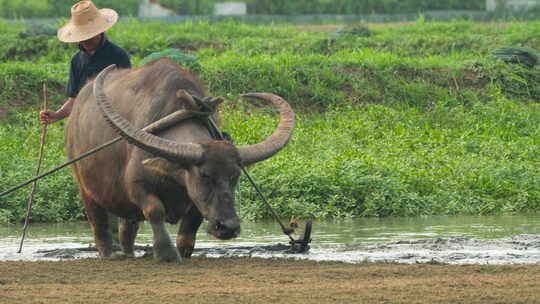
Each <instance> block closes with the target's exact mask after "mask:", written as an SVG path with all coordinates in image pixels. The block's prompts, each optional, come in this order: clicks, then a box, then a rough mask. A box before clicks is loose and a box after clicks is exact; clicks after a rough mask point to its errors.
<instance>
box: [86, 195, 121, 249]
mask: <svg viewBox="0 0 540 304" xmlns="http://www.w3.org/2000/svg"><path fill="white" fill-rule="evenodd" d="M81 194H82V195H81V196H82V200H83V202H84V207H85V210H86V216H87V217H88V222H90V225H91V226H92V231H93V232H94V241H95V242H96V248H97V250H98V252H99V256H100V257H102V258H110V257H111V254H112V252H113V249H112V236H111V232H110V230H109V219H108V213H107V211H106V210H105V209H104V208H102V207H100V206H99V205H98V204H96V202H95V201H94V200H93V199H92V198H90V197H89V196H88V195H85V194H84V193H83V192H82V191H81Z"/></svg>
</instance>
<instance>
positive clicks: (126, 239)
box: [118, 218, 139, 258]
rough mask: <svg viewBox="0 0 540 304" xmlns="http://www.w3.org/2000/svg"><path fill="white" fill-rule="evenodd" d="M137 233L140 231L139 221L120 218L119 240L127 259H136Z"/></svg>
mask: <svg viewBox="0 0 540 304" xmlns="http://www.w3.org/2000/svg"><path fill="white" fill-rule="evenodd" d="M137 231H139V223H138V222H137V221H133V220H128V219H124V218H118V239H119V243H120V248H121V249H122V253H123V255H124V256H125V257H128V258H133V257H135V250H134V244H135V237H137Z"/></svg>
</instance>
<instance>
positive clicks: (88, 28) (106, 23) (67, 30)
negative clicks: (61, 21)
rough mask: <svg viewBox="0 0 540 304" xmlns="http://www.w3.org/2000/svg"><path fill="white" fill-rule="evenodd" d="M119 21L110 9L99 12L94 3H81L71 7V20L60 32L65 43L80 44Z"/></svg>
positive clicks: (59, 34)
mask: <svg viewBox="0 0 540 304" xmlns="http://www.w3.org/2000/svg"><path fill="white" fill-rule="evenodd" d="M116 21H118V14H117V13H116V12H115V11H114V10H112V9H110V8H102V9H100V10H98V9H97V8H96V6H95V5H94V3H92V1H81V2H77V3H75V4H74V5H73V6H72V7H71V20H69V22H68V23H67V24H66V25H64V26H63V27H61V28H60V29H59V30H58V33H57V36H58V39H59V40H60V41H63V42H80V41H84V40H87V39H90V38H92V37H94V36H96V35H98V34H100V33H103V32H105V31H106V30H108V29H109V28H110V27H111V26H113V24H115V23H116Z"/></svg>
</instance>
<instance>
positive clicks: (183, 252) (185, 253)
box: [178, 247, 193, 259]
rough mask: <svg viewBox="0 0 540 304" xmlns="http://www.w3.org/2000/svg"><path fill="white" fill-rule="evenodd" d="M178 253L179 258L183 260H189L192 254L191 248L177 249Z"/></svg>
mask: <svg viewBox="0 0 540 304" xmlns="http://www.w3.org/2000/svg"><path fill="white" fill-rule="evenodd" d="M178 251H179V252H180V256H181V257H182V258H184V259H189V258H191V255H192V254H193V247H183V248H178Z"/></svg>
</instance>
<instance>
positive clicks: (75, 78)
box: [39, 1, 131, 124]
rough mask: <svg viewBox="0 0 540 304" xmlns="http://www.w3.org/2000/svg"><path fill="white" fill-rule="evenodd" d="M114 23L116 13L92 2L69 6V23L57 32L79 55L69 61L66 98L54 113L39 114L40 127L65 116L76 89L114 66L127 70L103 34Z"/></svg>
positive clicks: (122, 55)
mask: <svg viewBox="0 0 540 304" xmlns="http://www.w3.org/2000/svg"><path fill="white" fill-rule="evenodd" d="M117 20H118V14H117V13H116V12H115V11H114V10H112V9H109V8H103V9H100V10H98V9H97V8H96V6H95V5H94V3H92V1H81V2H78V3H76V4H75V5H73V6H72V7H71V20H70V21H69V22H68V23H67V24H66V25H64V26H63V27H62V28H60V29H59V30H58V39H59V40H60V41H63V42H76V43H78V44H79V52H77V53H76V54H75V55H73V57H72V58H71V66H70V69H69V81H68V84H67V87H66V95H67V96H68V97H69V98H68V99H67V101H66V102H65V103H64V105H62V107H61V108H60V109H58V111H52V110H48V109H47V110H43V111H41V112H40V113H39V119H40V121H41V123H42V124H50V123H53V122H56V121H59V120H61V119H64V118H66V117H67V116H69V114H70V113H71V109H72V108H73V103H74V102H75V97H77V94H78V93H79V90H80V89H81V88H82V87H83V86H84V85H85V83H86V82H87V81H88V80H89V79H92V78H93V77H95V76H96V75H97V74H98V73H99V72H101V70H103V69H104V68H106V67H107V66H109V65H111V64H116V66H117V67H119V68H130V67H131V62H130V60H129V56H128V54H127V53H126V51H124V50H123V49H121V48H120V47H118V46H117V45H115V44H114V43H112V42H110V41H109V40H107V37H106V36H105V34H104V32H105V31H106V30H107V29H109V28H110V27H112V26H113V24H115V23H116V21H117Z"/></svg>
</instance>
